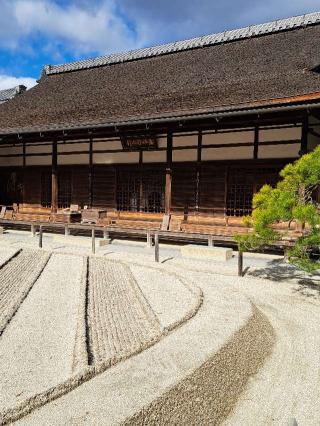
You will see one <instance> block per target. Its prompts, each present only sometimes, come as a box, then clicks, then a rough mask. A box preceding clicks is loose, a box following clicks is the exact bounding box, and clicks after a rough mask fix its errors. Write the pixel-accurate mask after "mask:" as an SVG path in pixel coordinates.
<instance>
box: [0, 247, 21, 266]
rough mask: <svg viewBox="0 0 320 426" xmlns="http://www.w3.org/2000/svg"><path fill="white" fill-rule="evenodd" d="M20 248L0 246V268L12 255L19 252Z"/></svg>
mask: <svg viewBox="0 0 320 426" xmlns="http://www.w3.org/2000/svg"><path fill="white" fill-rule="evenodd" d="M19 251H20V249H15V248H11V247H0V268H2V267H3V266H4V265H5V264H6V263H7V262H8V261H9V260H10V259H11V258H12V257H13V256H16V255H17V254H18V253H19Z"/></svg>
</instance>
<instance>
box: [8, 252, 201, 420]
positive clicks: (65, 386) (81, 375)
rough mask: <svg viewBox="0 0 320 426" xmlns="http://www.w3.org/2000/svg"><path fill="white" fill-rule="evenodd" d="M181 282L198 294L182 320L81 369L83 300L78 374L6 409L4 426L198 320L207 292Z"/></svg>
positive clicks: (84, 289) (76, 361) (84, 288)
mask: <svg viewBox="0 0 320 426" xmlns="http://www.w3.org/2000/svg"><path fill="white" fill-rule="evenodd" d="M101 259H103V260H104V261H106V262H109V260H106V259H105V258H103V257H101ZM84 262H85V263H86V262H88V258H87V257H84ZM117 263H122V264H123V265H126V266H128V263H127V262H117ZM86 266H88V263H87V264H86ZM148 267H149V266H148ZM153 268H154V269H158V268H157V267H153ZM159 269H161V268H159ZM173 273H174V274H175V275H176V276H177V277H178V276H179V274H177V273H175V272H173ZM87 274H88V273H87ZM85 275H86V274H85V273H84V274H83V275H82V282H81V289H80V295H81V294H82V296H83V295H86V297H88V283H87V279H84V277H85ZM181 280H182V281H183V283H184V285H186V286H187V287H188V288H189V289H190V291H192V293H193V295H194V303H193V305H192V306H190V309H189V310H188V311H187V312H186V313H185V315H184V316H183V317H182V318H181V319H180V320H179V321H176V322H175V323H172V324H171V325H170V327H165V328H163V329H162V330H159V331H158V333H157V334H155V335H154V336H152V337H151V338H150V339H149V340H146V341H144V342H143V343H142V344H141V345H140V346H136V347H135V348H134V349H132V348H130V349H127V350H124V351H122V352H121V353H118V354H116V355H114V356H111V357H109V358H107V359H105V360H103V361H102V362H99V363H97V364H95V365H88V366H86V367H84V368H81V366H82V365H83V363H84V362H86V359H87V360H89V354H88V353H87V352H85V351H84V336H85V335H86V333H84V331H83V330H86V327H87V323H86V319H85V318H84V316H83V314H84V313H85V312H86V308H87V301H85V303H83V299H82V300H81V306H80V308H79V310H78V315H79V319H80V325H78V327H77V337H76V339H75V349H76V350H78V349H79V347H80V348H81V349H80V350H81V351H82V352H81V354H80V355H79V354H74V360H73V369H74V371H75V374H74V375H72V376H71V377H70V378H69V379H67V380H66V381H64V382H61V383H60V384H58V385H57V386H53V387H51V388H49V389H47V390H46V391H44V392H41V393H38V394H36V395H34V396H32V397H31V398H28V399H26V400H25V401H23V402H22V403H21V404H18V405H17V406H15V407H12V408H9V409H7V410H4V411H3V412H0V424H1V425H7V424H9V423H12V422H15V421H17V420H20V419H22V418H23V417H24V416H26V415H28V414H30V413H31V412H32V411H34V410H35V409H37V408H39V407H42V406H43V405H45V404H47V403H48V402H51V401H54V400H56V399H58V398H60V397H61V396H63V395H65V394H67V393H69V392H70V391H72V390H74V389H76V388H77V387H78V386H80V385H81V384H83V383H85V382H87V381H89V380H90V379H92V378H93V377H95V376H97V375H98V374H101V373H103V372H104V371H106V370H107V369H108V368H110V367H112V366H114V365H116V364H118V363H120V362H121V361H125V360H127V359H128V358H131V357H132V356H134V355H137V354H139V353H140V352H142V351H144V350H146V349H148V348H149V347H151V346H153V345H154V344H155V343H157V342H159V341H160V340H161V339H162V338H163V337H164V336H166V335H168V334H169V333H170V332H171V331H173V330H175V329H176V328H178V327H180V326H182V325H183V324H184V323H185V322H187V321H188V320H189V319H191V318H192V317H194V316H195V315H196V314H197V312H198V310H199V309H200V307H201V305H202V303H203V292H202V290H201V288H200V287H197V286H195V284H194V283H193V282H191V281H190V282H189V281H188V280H187V279H185V278H182V277H181ZM82 296H80V297H79V299H81V298H82ZM84 307H85V308H84ZM85 316H86V314H85ZM79 330H82V331H79ZM78 333H79V334H78ZM87 345H88V336H87V335H86V347H87ZM86 357H87V358H86Z"/></svg>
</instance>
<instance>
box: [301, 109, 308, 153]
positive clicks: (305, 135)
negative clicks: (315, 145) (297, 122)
mask: <svg viewBox="0 0 320 426" xmlns="http://www.w3.org/2000/svg"><path fill="white" fill-rule="evenodd" d="M308 133H309V117H308V114H306V115H305V117H304V119H303V121H302V134H301V146H300V152H299V155H300V156H302V155H304V154H306V153H307V152H308Z"/></svg>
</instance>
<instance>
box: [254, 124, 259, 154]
mask: <svg viewBox="0 0 320 426" xmlns="http://www.w3.org/2000/svg"><path fill="white" fill-rule="evenodd" d="M258 151H259V126H255V128H254V142H253V159H254V160H257V158H258Z"/></svg>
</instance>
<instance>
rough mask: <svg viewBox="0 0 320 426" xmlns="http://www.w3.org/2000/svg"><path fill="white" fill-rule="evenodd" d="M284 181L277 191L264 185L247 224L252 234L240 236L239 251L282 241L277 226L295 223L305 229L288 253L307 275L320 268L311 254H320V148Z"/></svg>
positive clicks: (288, 172) (285, 173)
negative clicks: (249, 225)
mask: <svg viewBox="0 0 320 426" xmlns="http://www.w3.org/2000/svg"><path fill="white" fill-rule="evenodd" d="M280 176H281V178H282V179H281V180H280V181H279V182H278V184H277V186H276V187H275V188H272V187H271V186H270V185H264V186H263V187H262V188H261V190H260V191H259V192H258V193H256V194H255V195H254V197H253V203H252V207H253V212H252V215H251V216H248V217H245V218H244V221H245V222H246V223H247V224H249V223H250V224H251V225H252V226H253V232H252V233H250V234H248V235H244V236H237V237H236V240H237V241H238V244H239V250H241V251H250V250H257V249H259V248H261V247H263V246H266V245H270V244H272V243H274V242H276V241H281V239H283V238H284V234H283V233H280V232H279V231H278V230H277V229H276V227H275V226H274V225H275V224H277V223H279V222H282V221H285V222H290V221H296V222H297V223H299V224H300V226H301V228H302V235H301V236H300V237H299V238H297V240H296V241H295V242H294V245H293V247H292V248H290V250H289V251H288V258H289V261H290V262H291V263H292V264H294V265H296V266H298V267H299V268H301V269H304V270H306V271H308V272H312V271H315V270H317V269H320V264H319V261H316V260H315V258H313V256H312V253H319V251H320V203H319V201H320V200H319V197H320V194H319V192H320V146H318V147H317V148H316V149H315V150H314V151H312V152H311V153H309V154H306V155H304V156H302V157H301V158H300V159H298V160H297V161H295V162H294V163H292V164H288V165H287V166H285V167H284V169H283V170H282V171H281V172H280Z"/></svg>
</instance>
